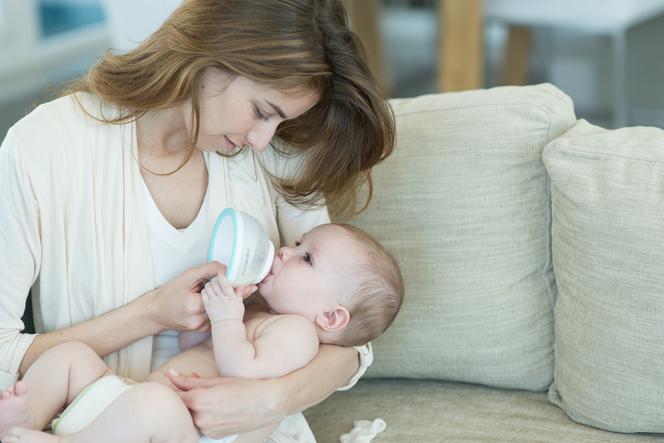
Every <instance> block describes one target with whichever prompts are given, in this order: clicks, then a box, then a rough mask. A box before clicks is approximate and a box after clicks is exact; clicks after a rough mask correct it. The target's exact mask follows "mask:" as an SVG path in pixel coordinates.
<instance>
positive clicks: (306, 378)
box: [279, 345, 360, 415]
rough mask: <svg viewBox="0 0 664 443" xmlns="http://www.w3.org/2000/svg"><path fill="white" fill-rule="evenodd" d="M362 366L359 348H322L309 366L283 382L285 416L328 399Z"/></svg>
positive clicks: (287, 377) (322, 346)
mask: <svg viewBox="0 0 664 443" xmlns="http://www.w3.org/2000/svg"><path fill="white" fill-rule="evenodd" d="M359 364H360V363H359V358H358V353H357V351H356V350H355V349H353V348H343V347H340V346H331V345H321V347H320V350H319V352H318V355H317V356H316V358H314V359H313V360H312V361H311V362H310V363H309V364H308V365H307V366H305V367H304V368H302V369H300V370H298V371H295V372H293V373H291V374H289V375H287V376H285V377H283V378H281V379H279V383H280V384H281V387H282V389H283V391H282V394H283V395H284V396H285V397H284V399H285V403H284V412H285V415H291V414H294V413H296V412H299V411H303V410H305V409H307V408H308V407H310V406H313V405H316V404H318V403H320V402H321V401H323V400H325V399H326V398H327V397H329V396H330V395H331V394H332V393H333V392H334V391H336V390H337V389H338V388H340V387H342V386H344V385H346V384H347V383H348V381H349V380H350V379H351V378H352V377H353V375H354V374H355V372H357V370H358V368H359Z"/></svg>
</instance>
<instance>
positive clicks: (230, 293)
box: [201, 274, 255, 324]
mask: <svg viewBox="0 0 664 443" xmlns="http://www.w3.org/2000/svg"><path fill="white" fill-rule="evenodd" d="M252 288H253V286H239V287H238V288H237V289H233V287H232V286H231V284H230V282H229V281H228V279H227V278H226V276H225V275H224V274H219V275H218V276H217V277H215V278H213V279H212V281H210V282H208V283H207V284H206V285H205V288H204V289H203V291H201V297H202V299H203V306H205V312H207V315H208V317H209V318H210V323H212V324H214V323H215V322H218V321H222V320H239V321H242V318H243V317H244V304H243V303H242V297H243V296H246V295H248V294H247V293H249V294H251V292H253V291H255V289H253V290H251V289H252Z"/></svg>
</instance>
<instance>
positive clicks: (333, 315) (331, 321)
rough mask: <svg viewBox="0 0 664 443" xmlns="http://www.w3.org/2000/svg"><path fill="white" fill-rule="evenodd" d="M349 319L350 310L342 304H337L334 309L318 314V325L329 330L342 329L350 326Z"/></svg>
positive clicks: (324, 329)
mask: <svg viewBox="0 0 664 443" xmlns="http://www.w3.org/2000/svg"><path fill="white" fill-rule="evenodd" d="M349 321H350V312H348V309H346V308H344V307H343V306H341V305H337V306H336V307H335V308H334V309H333V310H331V311H325V312H323V313H322V314H318V315H317V316H316V325H318V327H319V328H321V329H322V330H323V331H327V332H336V331H341V330H342V329H343V328H345V327H346V326H348V322H349Z"/></svg>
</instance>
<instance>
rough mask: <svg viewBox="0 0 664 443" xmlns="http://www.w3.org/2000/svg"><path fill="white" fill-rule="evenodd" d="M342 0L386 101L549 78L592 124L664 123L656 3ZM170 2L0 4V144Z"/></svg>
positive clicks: (33, 0) (663, 30)
mask: <svg viewBox="0 0 664 443" xmlns="http://www.w3.org/2000/svg"><path fill="white" fill-rule="evenodd" d="M247 1H251V0H247ZM343 1H344V4H345V5H346V7H347V10H348V11H349V15H350V18H351V23H352V27H353V28H354V30H355V31H356V32H357V33H358V34H359V35H360V37H361V39H362V41H363V42H364V43H365V46H366V48H367V53H368V57H369V59H370V64H371V66H372V69H373V70H374V72H375V74H376V76H377V78H379V80H380V82H381V83H382V84H383V85H384V87H385V88H386V90H387V91H388V92H389V94H390V96H392V97H411V96H416V95H420V94H427V93H434V92H442V91H446V92H447V91H461V90H464V89H475V88H488V87H494V86H500V85H518V84H533V83H540V82H551V83H553V84H555V85H556V86H557V87H559V88H560V89H562V90H563V91H564V92H566V93H567V94H568V95H570V96H571V97H572V99H573V100H574V103H575V109H576V112H577V115H578V117H579V118H586V119H588V120H589V121H591V122H592V123H594V124H597V125H601V126H604V127H609V128H611V127H618V126H626V125H630V126H633V125H650V126H659V127H664V87H663V86H662V79H664V56H663V51H662V47H663V46H664V0H343ZM178 3H179V0H0V55H1V56H2V57H1V60H2V61H1V62H0V139H2V138H4V135H5V133H6V131H7V129H8V128H9V127H10V126H11V125H12V124H13V123H14V122H16V121H17V120H18V119H20V118H21V117H22V116H23V115H25V114H26V113H28V112H29V111H30V110H32V109H33V108H34V107H35V106H36V105H38V104H39V103H42V102H44V101H46V100H49V99H50V98H52V97H53V94H54V87H56V86H57V85H59V84H61V83H62V82H63V81H66V80H68V79H71V78H75V77H77V76H80V75H81V74H83V73H84V72H85V71H86V69H87V68H88V67H89V66H90V65H91V64H92V63H94V62H95V61H96V60H97V59H98V58H99V57H100V56H101V55H103V54H104V52H105V51H107V50H108V49H112V50H114V51H123V50H127V49H129V48H131V47H133V46H134V45H135V44H136V43H137V42H139V41H141V40H142V39H143V38H145V36H146V35H148V34H149V33H150V32H151V31H152V30H154V29H155V28H156V27H157V26H158V25H159V23H161V21H163V19H164V18H165V17H166V16H167V15H168V14H169V13H170V11H172V9H173V8H175V6H176V5H177V4H178Z"/></svg>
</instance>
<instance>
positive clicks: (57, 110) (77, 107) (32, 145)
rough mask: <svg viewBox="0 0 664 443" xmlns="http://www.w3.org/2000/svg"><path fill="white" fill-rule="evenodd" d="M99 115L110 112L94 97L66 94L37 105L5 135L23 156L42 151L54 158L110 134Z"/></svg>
mask: <svg viewBox="0 0 664 443" xmlns="http://www.w3.org/2000/svg"><path fill="white" fill-rule="evenodd" d="M106 108H108V107H106ZM103 112H107V113H108V112H112V109H105V107H104V106H102V104H101V101H100V99H99V98H98V97H97V96H95V95H93V94H88V93H76V94H70V95H66V96H63V97H60V98H57V99H54V100H51V101H49V102H47V103H43V104H41V105H39V106H37V107H36V108H35V109H34V110H33V111H32V112H30V113H29V114H28V115H26V116H25V117H23V118H22V119H21V120H19V121H18V122H16V124H14V125H13V126H12V127H11V128H10V130H9V132H10V133H11V135H12V137H13V138H14V139H15V140H16V141H17V142H16V143H17V145H18V146H20V150H21V152H22V154H23V155H26V156H30V155H42V154H45V152H44V150H48V151H49V152H50V153H51V154H56V155H58V154H62V153H61V152H59V148H62V149H71V148H74V147H75V146H77V145H80V144H85V143H86V140H96V139H98V138H99V137H100V136H103V135H102V133H104V132H108V131H112V130H113V129H112V128H110V127H111V126H113V125H108V124H105V123H103V122H101V121H100V120H99V119H98V117H99V116H100V115H102V114H101V113H103Z"/></svg>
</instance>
